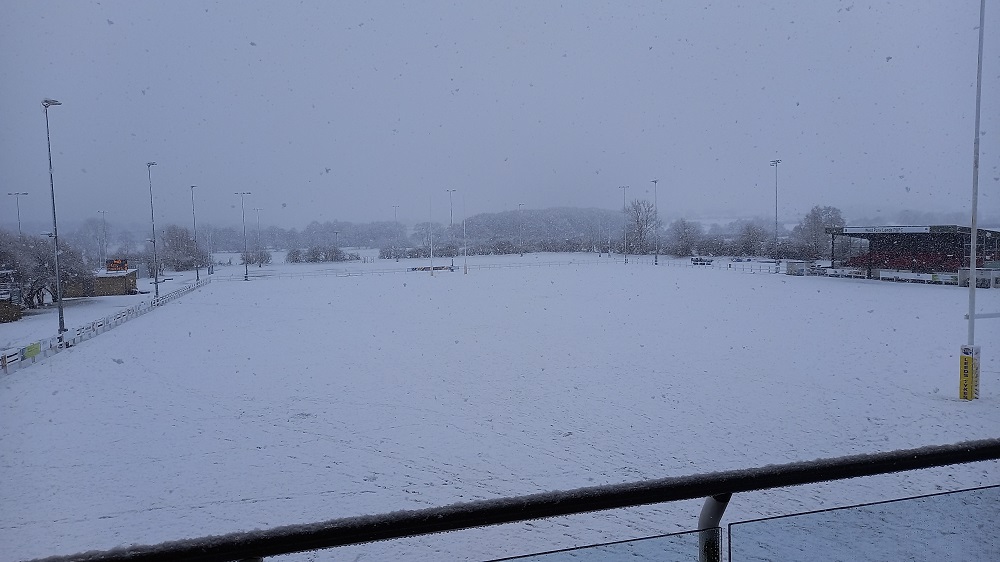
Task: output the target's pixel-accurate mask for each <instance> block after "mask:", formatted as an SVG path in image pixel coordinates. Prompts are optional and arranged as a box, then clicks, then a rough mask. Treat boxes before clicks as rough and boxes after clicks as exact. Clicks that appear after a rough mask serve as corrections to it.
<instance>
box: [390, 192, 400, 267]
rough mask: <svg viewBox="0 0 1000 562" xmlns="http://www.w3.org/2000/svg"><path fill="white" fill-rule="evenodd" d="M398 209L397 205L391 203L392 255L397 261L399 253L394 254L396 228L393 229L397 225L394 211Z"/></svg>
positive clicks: (397, 221)
mask: <svg viewBox="0 0 1000 562" xmlns="http://www.w3.org/2000/svg"><path fill="white" fill-rule="evenodd" d="M398 211H399V205H393V206H392V228H393V233H392V257H393V258H395V260H396V261H397V262H398V261H399V255H397V254H396V251H397V250H396V244H397V243H398V242H399V240H398V239H397V236H396V230H395V229H396V228H397V227H398V226H399V219H397V218H396V213H397V212H398Z"/></svg>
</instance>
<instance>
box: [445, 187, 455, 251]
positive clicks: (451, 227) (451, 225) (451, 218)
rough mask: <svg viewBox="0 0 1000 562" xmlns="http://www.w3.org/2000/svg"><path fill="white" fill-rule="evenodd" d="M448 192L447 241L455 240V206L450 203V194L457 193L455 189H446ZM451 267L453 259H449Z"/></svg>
mask: <svg viewBox="0 0 1000 562" xmlns="http://www.w3.org/2000/svg"><path fill="white" fill-rule="evenodd" d="M445 191H447V192H448V240H454V239H455V204H454V202H452V198H451V196H452V194H453V193H455V192H456V191H458V190H457V189H446V190H445ZM451 267H452V268H454V267H455V258H454V256H452V258H451Z"/></svg>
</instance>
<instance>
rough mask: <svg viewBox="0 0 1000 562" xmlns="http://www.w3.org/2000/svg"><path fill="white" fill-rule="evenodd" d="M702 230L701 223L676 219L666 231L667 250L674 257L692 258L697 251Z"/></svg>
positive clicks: (702, 235)
mask: <svg viewBox="0 0 1000 562" xmlns="http://www.w3.org/2000/svg"><path fill="white" fill-rule="evenodd" d="M703 237H704V230H703V229H702V227H701V223H697V222H691V221H686V220H684V219H677V220H675V221H674V222H672V223H671V224H670V228H669V229H668V231H667V238H668V240H669V243H668V246H667V249H668V251H669V252H670V253H671V254H673V255H675V256H693V255H694V254H695V252H696V251H697V250H698V249H699V245H700V244H701V241H702V238H703Z"/></svg>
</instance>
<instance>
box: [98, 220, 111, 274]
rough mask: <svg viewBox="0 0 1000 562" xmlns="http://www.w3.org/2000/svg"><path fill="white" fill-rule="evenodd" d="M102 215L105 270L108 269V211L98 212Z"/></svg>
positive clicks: (102, 251)
mask: <svg viewBox="0 0 1000 562" xmlns="http://www.w3.org/2000/svg"><path fill="white" fill-rule="evenodd" d="M97 212H98V213H101V263H103V264H104V267H105V269H107V267H108V265H107V264H108V212H107V211H97Z"/></svg>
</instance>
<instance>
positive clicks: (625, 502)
mask: <svg viewBox="0 0 1000 562" xmlns="http://www.w3.org/2000/svg"><path fill="white" fill-rule="evenodd" d="M997 459H1000V439H984V440H979V441H966V442H962V443H956V444H953V445H942V446H930V447H921V448H917V449H903V450H897V451H891V452H887V453H873V454H862V455H852V456H846V457H838V458H829V459H819V460H814V461H805V462H794V463H789V464H781V465H769V466H764V467H760V468H752V469H741V470H731V471H725V472H712V473H707V474H696V475H689V476H677V477H670V478H662V479H658V480H646V481H641V482H631V483H625V484H614V485H607V486H596V487H587V488H578V489H575V490H568V491H558V492H546V493H541V494H534V495H528V496H519V497H512V498H500V499H492V500H482V501H476V502H468V503H458V504H452V505H448V506H443V507H434V508H429V509H420V510H414V511H397V512H393V513H385V514H381V515H364V516H359V517H348V518H342V519H333V520H330V521H325V522H321V523H313V524H306V525H289V526H285V527H277V528H275V529H271V530H265V531H251V532H243V533H232V534H228V535H221V536H214V537H203V538H198V539H190V540H182V541H175V542H166V543H161V544H159V545H153V546H133V547H128V548H116V549H113V550H109V551H104V552H88V553H82V554H77V555H72V556H65V557H53V558H46V559H45V562H63V561H65V562H69V561H77V562H98V561H100V562H111V561H130V562H137V561H147V562H152V561H166V560H179V559H182V560H189V561H199V562H209V561H230V560H245V559H261V558H263V557H267V556H277V555H281V554H291V553H295V552H305V551H310V550H318V549H322V548H331V547H337V546H347V545H352V544H361V543H367V542H373V541H380V540H387V539H399V538H404V537H414V536H420V535H428V534H434V533H442V532H447V531H457V530H462V529H470V528H475V527H483V526H488V525H499V524H504V523H515V522H519V521H527V520H532V519H542V518H546V517H556V516H562V515H572V514H577V513H588V512H593V511H601V510H607V509H618V508H624V507H634V506H639V505H648V504H655V503H664V502H673V501H680V500H691V499H697V498H711V497H713V496H722V495H725V494H734V493H741V492H750V491H756V490H766V489H770V488H779V487H787V486H797V485H802V484H813V483H817V482H827V481H831V480H843V479H847V478H856V477H860V476H874V475H878V474H890V473H894V472H902V471H907V470H917V469H924V468H932V467H937V466H946V465H954V464H963V463H970V462H979V461H989V460H997Z"/></svg>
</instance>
